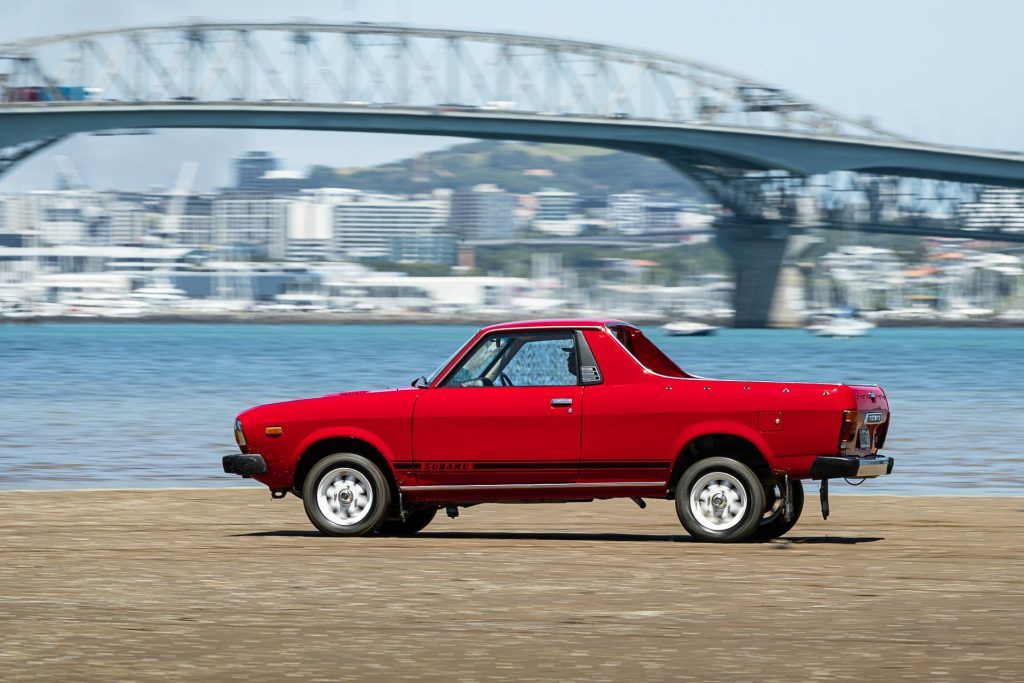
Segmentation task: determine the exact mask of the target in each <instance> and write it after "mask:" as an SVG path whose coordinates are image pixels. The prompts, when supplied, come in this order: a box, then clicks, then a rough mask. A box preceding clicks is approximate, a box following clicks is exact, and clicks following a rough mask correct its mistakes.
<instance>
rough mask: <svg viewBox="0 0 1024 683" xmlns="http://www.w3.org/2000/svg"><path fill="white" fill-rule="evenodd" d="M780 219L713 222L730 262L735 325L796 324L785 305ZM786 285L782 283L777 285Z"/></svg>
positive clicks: (785, 230) (784, 229)
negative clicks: (717, 223) (778, 221)
mask: <svg viewBox="0 0 1024 683" xmlns="http://www.w3.org/2000/svg"><path fill="white" fill-rule="evenodd" d="M789 235H790V229H789V226H788V225H786V224H784V223H723V224H721V225H718V226H716V232H715V238H716V241H717V243H718V246H719V247H721V249H722V250H723V251H724V252H725V253H726V255H727V256H728V257H729V260H730V261H731V262H732V267H733V274H734V278H735V283H736V289H735V291H734V294H733V309H734V310H735V312H736V313H735V317H734V319H733V324H734V325H735V326H736V327H793V326H795V325H798V324H799V322H800V321H799V320H797V317H796V315H795V311H793V310H792V309H791V306H790V305H789V297H788V296H787V294H788V289H790V288H792V287H793V286H798V284H799V283H792V282H789V280H791V279H792V277H787V276H790V275H794V274H793V273H786V272H785V271H786V270H787V269H785V268H784V267H783V260H784V258H785V256H786V249H787V247H788V246H789ZM781 285H786V286H781Z"/></svg>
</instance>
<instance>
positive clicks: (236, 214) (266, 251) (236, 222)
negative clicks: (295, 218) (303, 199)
mask: <svg viewBox="0 0 1024 683" xmlns="http://www.w3.org/2000/svg"><path fill="white" fill-rule="evenodd" d="M288 204H289V200H287V199H277V198H275V197H271V196H269V195H258V194H241V195H222V196H221V197H218V198H217V199H214V200H213V242H214V244H217V245H220V246H225V247H245V248H247V249H249V250H250V251H252V253H253V254H255V255H258V256H267V257H270V258H282V257H283V256H284V244H285V229H286V226H287V223H288Z"/></svg>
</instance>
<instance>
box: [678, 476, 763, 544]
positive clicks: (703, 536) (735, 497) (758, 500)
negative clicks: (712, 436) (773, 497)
mask: <svg viewBox="0 0 1024 683" xmlns="http://www.w3.org/2000/svg"><path fill="white" fill-rule="evenodd" d="M714 475H719V476H718V477H715V476H714ZM695 489H697V492H696V493H697V497H698V500H697V502H696V505H697V507H698V508H700V507H701V505H700V498H699V495H700V492H701V491H705V492H707V493H708V494H709V498H708V499H707V500H706V501H705V504H706V505H707V506H708V507H707V511H708V512H706V513H702V516H701V517H698V514H697V513H695V512H694V510H693V506H692V505H691V500H690V499H691V494H693V493H694V491H695ZM675 499H676V514H677V515H679V521H681V522H682V523H683V527H684V528H685V529H686V531H687V532H689V534H690V535H691V536H693V537H694V538H695V539H697V540H699V541H710V542H712V543H736V542H739V541H743V540H745V539H747V538H749V537H750V535H751V534H753V533H754V532H755V531H756V530H757V527H758V524H760V522H761V517H762V515H763V513H764V509H765V508H764V486H763V485H762V484H761V482H760V480H758V478H757V475H756V474H754V471H753V470H752V469H750V468H749V467H747V466H746V465H744V464H743V463H741V462H739V461H737V460H733V459H732V458H706V459H704V460H698V461H697V462H695V463H694V464H692V465H690V467H689V468H687V470H686V471H685V472H683V476H682V478H680V480H679V484H678V485H677V486H676V494H675ZM719 505H721V507H720V508H719V507H718V506H719ZM730 511H735V512H734V516H733V517H732V518H731V519H729V518H728V513H729V512H730ZM708 513H710V514H708ZM718 513H722V514H720V515H719V516H718V518H719V519H722V520H723V522H722V523H721V524H722V526H718V525H716V524H715V523H714V522H712V521H711V520H712V519H713V518H714V517H715V515H716V514H718Z"/></svg>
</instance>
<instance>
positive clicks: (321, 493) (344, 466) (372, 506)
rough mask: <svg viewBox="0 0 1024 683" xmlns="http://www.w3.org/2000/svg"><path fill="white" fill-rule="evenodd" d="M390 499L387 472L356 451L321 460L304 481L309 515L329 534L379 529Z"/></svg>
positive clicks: (304, 503) (348, 533) (361, 534)
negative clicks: (385, 475)
mask: <svg viewBox="0 0 1024 683" xmlns="http://www.w3.org/2000/svg"><path fill="white" fill-rule="evenodd" d="M390 499H391V491H390V489H389V488H388V482H387V479H385V477H384V473H383V472H381V470H380V468H379V467H377V466H376V465H375V464H373V462H371V461H370V460H367V459H366V458H364V457H363V456H361V455H356V454H355V453H336V454H334V455H329V456H327V457H326V458H324V459H323V460H320V461H319V462H317V463H316V464H315V465H313V469H311V470H310V471H309V474H308V475H307V476H306V480H305V481H304V482H303V484H302V504H303V507H305V508H306V516H307V517H309V521H311V522H313V526H315V527H316V528H317V529H319V530H320V531H322V532H323V533H325V534H327V535H328V536H364V535H366V534H369V533H372V532H374V531H376V529H377V527H379V526H380V525H381V523H382V522H383V521H384V516H385V515H386V514H387V512H388V505H389V503H390Z"/></svg>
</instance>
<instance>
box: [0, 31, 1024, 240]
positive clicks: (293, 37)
mask: <svg viewBox="0 0 1024 683" xmlns="http://www.w3.org/2000/svg"><path fill="white" fill-rule="evenodd" d="M210 104H220V105H228V106H235V107H239V108H242V107H248V108H249V109H253V108H259V107H264V108H268V109H269V108H275V107H276V108H281V107H285V106H296V107H298V106H313V107H320V108H336V109H337V110H345V111H347V112H352V111H364V112H365V113H367V114H375V113H379V114H382V115H383V114H386V113H388V112H391V111H395V110H402V111H422V112H430V113H439V114H448V115H465V116H472V117H479V118H478V119H477V120H483V119H484V118H499V117H512V116H518V117H520V118H523V117H529V118H532V119H533V120H534V121H541V120H547V121H556V122H572V121H578V120H579V121H582V120H585V121H589V122H591V123H593V122H595V121H597V122H602V121H603V122H605V123H608V124H616V125H621V124H624V123H626V124H629V123H634V122H635V123H637V124H641V123H642V124H644V125H654V124H657V125H661V126H664V127H665V128H671V127H673V126H675V127H677V128H678V127H685V128H687V129H689V130H699V129H706V130H708V131H715V130H722V131H730V132H732V133H735V132H736V131H746V132H748V133H751V134H754V133H757V134H760V133H776V134H780V135H785V136H788V137H787V139H786V140H784V141H783V142H784V143H785V144H791V145H795V144H797V142H798V141H799V140H809V139H828V140H831V141H837V140H838V141H845V142H851V141H871V142H873V143H878V144H883V145H890V146H900V145H914V144H915V143H913V142H912V141H909V140H907V139H905V138H903V137H902V136H899V135H897V134H894V133H891V132H889V131H886V130H884V129H882V128H880V127H878V126H876V125H874V124H873V123H872V122H870V121H867V120H858V119H853V118H849V117H845V116H842V115H840V114H838V113H835V112H833V111H830V110H828V109H826V108H824V107H820V106H818V105H814V104H812V103H810V102H808V101H807V100H805V99H804V98H802V97H799V96H797V95H795V94H793V93H790V92H788V91H786V90H784V89H782V88H779V87H776V86H773V85H769V84H765V83H761V82H758V81H755V80H754V79H751V78H747V77H744V76H742V75H739V74H735V73H732V72H729V71H726V70H724V69H720V68H718V67H715V66H711V65H708V64H703V63H700V62H696V61H692V60H687V59H681V58H679V57H675V56H672V55H666V54H662V53H658V52H653V51H649V50H637V49H628V48H622V47H616V46H609V45H601V44H596V43H589V42H582V41H572V40H561V39H555V38H546V37H538V36H523V35H514V34H508V33H488V32H472V31H455V30H444V29H433V28H416V27H409V26H396V25H383V24H367V23H357V24H340V25H323V24H314V23H306V22H292V23H274V24H260V23H230V24H229V23H207V22H191V23H188V24H185V25H174V26H145V27H138V28H130V29H120V30H109V31H92V32H83V33H75V34H65V35H57V36H49V37H42V38H35V39H29V40H24V41H19V42H16V43H10V44H5V45H0V113H2V112H3V111H4V110H5V109H7V110H11V109H18V110H22V111H24V110H25V109H33V108H39V109H45V110H48V111H53V110H55V109H56V110H60V109H66V110H69V111H70V110H75V109H82V108H85V107H86V106H87V105H88V106H91V107H93V108H96V107H102V106H104V105H106V106H110V107H125V106H127V107H132V106H137V107H139V108H142V107H152V106H154V105H174V106H180V107H181V110H182V111H183V115H185V114H187V110H189V109H190V108H191V107H193V106H199V105H210ZM468 129H469V130H471V127H470V128H468ZM408 132H410V133H415V132H417V131H416V130H415V129H410V130H408ZM58 138H59V135H56V134H54V135H50V134H48V133H46V134H40V135H39V136H38V137H37V139H32V140H23V141H20V142H19V143H18V144H17V145H14V146H11V147H7V148H5V149H3V150H0V173H3V172H4V171H5V170H6V169H8V168H10V167H11V166H12V165H13V164H15V163H17V162H18V161H20V160H21V159H23V158H25V157H26V156H28V155H30V154H32V153H34V152H36V151H38V150H40V149H43V148H45V147H46V146H49V145H51V144H53V143H54V142H55V141H56V140H57V139H58ZM594 144H598V145H600V144H605V143H602V142H600V141H596V140H595V141H594ZM605 146H614V147H616V148H618V149H627V150H630V149H632V151H638V152H640V153H647V154H651V155H653V156H659V157H661V158H663V159H665V160H666V161H668V162H669V163H671V164H672V165H673V166H674V167H676V168H677V169H679V170H680V171H682V172H684V173H686V174H688V175H690V176H691V177H693V178H694V179H695V180H697V181H698V182H699V183H700V184H701V185H702V186H703V187H704V188H705V189H706V190H707V192H708V193H709V195H710V196H711V197H712V198H713V199H714V200H715V201H717V202H718V203H720V204H722V205H723V207H725V209H726V212H727V213H728V214H730V217H731V219H732V220H733V221H735V222H739V223H743V224H745V225H758V226H767V228H764V229H766V230H768V231H774V230H775V227H776V226H780V225H786V226H792V225H798V226H799V225H808V226H818V227H824V228H833V229H850V228H856V229H859V230H863V231H866V232H888V233H898V234H899V233H902V234H922V235H936V236H946V237H966V238H984V239H1001V240H1006V241H1024V225H1021V224H1020V221H1021V218H1020V216H1021V215H1024V194H1022V192H1021V190H1020V189H1019V188H1020V187H1021V186H1022V185H1024V182H1021V181H1019V180H1013V181H1009V182H1007V183H1004V184H1000V183H999V182H998V181H997V180H986V181H984V182H982V181H979V179H978V178H977V177H968V176H965V177H962V178H961V177H956V175H950V174H949V173H948V172H945V171H944V172H942V173H928V172H913V171H910V172H908V171H906V170H899V169H897V170H895V171H893V172H891V173H881V172H874V173H864V172H856V171H848V170H842V169H841V168H840V169H837V170H835V171H832V172H816V173H811V172H806V173H801V172H795V171H794V170H793V169H792V168H772V167H771V165H768V166H766V165H765V164H764V163H748V162H749V160H748V159H745V158H744V157H743V155H735V154H734V155H731V156H720V155H719V156H716V155H709V154H707V153H706V150H705V151H703V152H700V151H698V152H697V153H694V152H693V150H680V149H675V148H670V147H669V146H665V147H664V148H660V147H657V146H654V145H651V144H647V145H646V146H645V145H637V146H636V147H635V148H631V147H630V146H629V145H626V144H615V145H612V144H605ZM1020 161H1021V163H1022V167H1024V157H1021V159H1020ZM1022 177H1024V174H1022Z"/></svg>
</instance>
